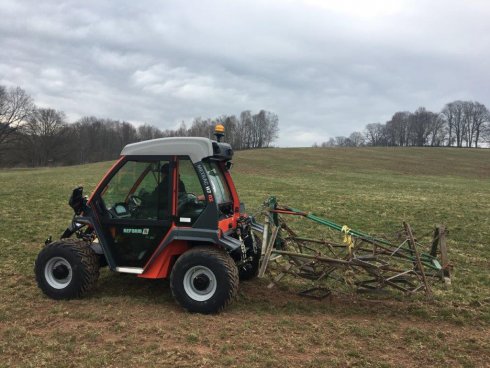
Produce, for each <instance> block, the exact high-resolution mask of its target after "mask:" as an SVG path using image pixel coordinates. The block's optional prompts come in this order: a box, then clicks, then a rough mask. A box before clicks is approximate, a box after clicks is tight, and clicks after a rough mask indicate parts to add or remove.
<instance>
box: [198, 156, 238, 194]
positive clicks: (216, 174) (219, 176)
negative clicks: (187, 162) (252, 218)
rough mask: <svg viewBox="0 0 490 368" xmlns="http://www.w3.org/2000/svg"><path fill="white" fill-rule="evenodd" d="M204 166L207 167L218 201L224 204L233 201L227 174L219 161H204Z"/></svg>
mask: <svg viewBox="0 0 490 368" xmlns="http://www.w3.org/2000/svg"><path fill="white" fill-rule="evenodd" d="M204 167H206V172H207V173H208V178H209V181H210V182H211V186H212V187H213V192H214V196H215V198H216V203H218V204H222V203H230V202H232V201H233V199H232V197H231V194H230V189H229V188H228V184H227V183H226V179H225V176H224V175H223V172H222V171H221V169H220V167H219V165H218V163H217V162H216V161H206V162H204Z"/></svg>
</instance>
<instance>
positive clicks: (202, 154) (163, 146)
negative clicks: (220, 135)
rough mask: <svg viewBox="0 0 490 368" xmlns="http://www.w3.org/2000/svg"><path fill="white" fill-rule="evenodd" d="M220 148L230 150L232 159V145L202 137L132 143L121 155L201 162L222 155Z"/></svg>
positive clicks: (159, 139)
mask: <svg viewBox="0 0 490 368" xmlns="http://www.w3.org/2000/svg"><path fill="white" fill-rule="evenodd" d="M213 146H214V147H213ZM220 148H225V150H226V151H228V150H229V155H230V157H229V158H230V159H231V155H233V153H232V152H233V151H232V150H231V147H230V145H228V144H226V143H218V142H216V141H212V140H211V139H208V138H201V137H172V138H158V139H152V140H149V141H143V142H137V143H131V144H128V145H126V146H125V147H124V148H123V150H122V151H121V155H122V156H153V155H158V156H174V155H175V156H189V157H190V158H191V160H192V162H199V161H201V160H202V159H204V158H206V157H211V156H216V154H217V153H218V154H219V153H220V151H221V150H220ZM223 153H224V152H223ZM219 156H223V155H219ZM223 158H224V157H223Z"/></svg>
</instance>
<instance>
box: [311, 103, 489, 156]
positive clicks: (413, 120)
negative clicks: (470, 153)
mask: <svg viewBox="0 0 490 368" xmlns="http://www.w3.org/2000/svg"><path fill="white" fill-rule="evenodd" d="M482 143H484V144H488V143H490V112H489V110H488V109H487V107H486V106H485V105H483V104H481V103H479V102H476V101H459V100H458V101H453V102H450V103H447V104H446V105H445V106H444V108H443V109H442V110H441V111H440V112H432V111H429V110H427V109H426V108H424V107H420V108H418V109H417V110H416V111H414V112H409V111H399V112H396V113H395V114H394V115H393V116H392V117H391V119H390V120H389V121H387V122H386V123H385V124H381V123H372V124H367V125H366V128H365V130H364V131H363V132H353V133H351V134H350V135H349V136H348V137H344V136H338V137H335V138H330V139H329V140H328V141H327V142H323V143H321V144H318V143H315V144H314V145H313V146H314V147H332V146H344V147H359V146H365V145H367V146H400V147H407V146H417V147H423V146H430V147H443V146H448V147H475V148H476V147H478V146H479V145H481V144H482Z"/></svg>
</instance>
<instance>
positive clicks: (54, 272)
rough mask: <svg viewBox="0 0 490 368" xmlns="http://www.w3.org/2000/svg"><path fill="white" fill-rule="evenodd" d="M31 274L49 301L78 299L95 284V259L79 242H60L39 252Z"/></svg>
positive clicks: (55, 242) (96, 267) (64, 240)
mask: <svg viewBox="0 0 490 368" xmlns="http://www.w3.org/2000/svg"><path fill="white" fill-rule="evenodd" d="M34 272H35V274H36V281H37V285H38V286H39V288H40V289H41V290H42V291H43V293H44V294H46V295H47V296H49V297H50V298H52V299H73V298H78V297H80V296H82V295H83V294H84V293H86V292H87V291H89V290H90V289H91V288H92V287H93V286H94V285H95V283H96V282H97V279H98V278H99V257H98V256H97V254H96V253H95V252H94V251H93V250H92V249H91V248H90V246H89V244H88V243H87V242H85V241H83V240H79V239H61V240H59V241H54V242H52V243H49V244H48V245H46V246H45V247H44V248H43V249H42V250H41V252H39V254H38V256H37V259H36V263H35V267H34Z"/></svg>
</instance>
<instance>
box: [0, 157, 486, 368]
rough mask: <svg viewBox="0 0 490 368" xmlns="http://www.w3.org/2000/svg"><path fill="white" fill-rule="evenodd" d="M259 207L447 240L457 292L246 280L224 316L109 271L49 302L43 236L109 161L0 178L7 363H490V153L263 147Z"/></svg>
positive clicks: (255, 169)
mask: <svg viewBox="0 0 490 368" xmlns="http://www.w3.org/2000/svg"><path fill="white" fill-rule="evenodd" d="M234 162H235V165H234V168H233V177H234V179H235V181H236V184H237V188H238V191H239V193H240V196H241V200H242V201H244V202H245V203H246V204H247V207H248V208H249V209H255V208H258V207H259V206H260V204H261V203H262V201H263V200H264V199H266V197H267V196H268V195H271V194H273V195H276V196H277V197H278V198H279V200H280V201H281V202H282V203H284V204H289V205H291V206H293V207H297V208H300V209H303V210H305V211H314V212H315V213H316V214H318V215H321V216H324V217H327V218H330V219H332V220H334V221H336V222H338V223H340V224H348V225H349V226H350V227H351V228H359V229H361V230H365V231H368V232H372V233H389V232H393V231H396V230H398V229H400V227H401V223H402V221H404V220H405V221H408V222H409V223H410V224H411V225H412V227H413V228H414V229H416V231H417V233H418V234H426V233H428V232H430V231H431V230H432V228H433V226H434V225H435V224H439V223H442V224H445V225H446V226H447V227H448V229H449V236H448V246H449V252H450V253H449V256H450V260H451V263H452V264H453V265H454V269H453V278H452V286H451V287H450V288H449V289H445V288H444V287H443V286H442V285H441V286H438V287H436V288H435V294H436V297H435V300H434V301H433V302H428V301H426V300H425V299H424V298H423V297H420V296H418V297H400V296H399V295H386V294H382V295H370V296H367V295H364V294H362V295H357V294H354V293H352V294H334V296H333V298H331V299H325V300H323V301H314V300H309V299H303V298H301V297H299V296H297V295H296V294H295V293H294V292H293V288H292V287H290V286H289V285H288V283H287V282H286V283H285V284H282V285H281V286H280V287H277V288H275V289H273V290H268V289H267V288H266V285H267V283H268V282H267V280H253V281H250V282H246V283H245V282H244V283H242V284H241V285H240V293H239V296H238V299H237V300H236V301H235V302H234V304H232V305H231V306H230V307H229V308H228V309H227V310H225V311H224V312H223V313H221V314H219V315H214V316H202V315H192V314H188V313H185V312H183V311H182V310H181V309H180V308H179V307H178V306H176V305H175V303H174V301H173V300H172V297H171V293H170V290H169V286H168V283H167V282H166V281H151V280H142V279H138V278H136V277H133V276H130V275H121V274H114V273H111V272H110V271H108V270H106V269H105V270H103V271H102V272H101V277H100V279H99V282H98V285H97V287H96V289H95V290H94V291H93V292H91V293H90V294H89V295H87V296H86V297H84V298H83V299H80V300H72V301H53V300H50V299H48V298H46V297H44V296H43V295H42V293H41V292H40V290H39V289H38V288H37V287H36V285H35V280H34V276H33V265H34V259H35V257H36V255H37V253H38V252H39V250H40V249H41V247H42V244H43V242H44V239H45V238H46V237H47V236H48V235H50V234H52V235H53V236H58V234H61V232H62V231H63V230H64V228H66V226H67V224H68V223H69V221H70V218H71V216H72V213H71V209H70V208H69V207H68V205H67V203H66V202H67V199H68V196H69V193H70V191H71V189H72V188H73V187H74V186H76V185H78V184H81V183H83V184H84V186H85V188H86V191H87V193H88V192H90V191H91V190H92V189H93V188H94V187H95V185H96V183H97V182H98V180H99V179H100V178H101V177H102V175H103V173H104V172H105V171H106V170H107V168H108V167H109V166H110V164H111V163H109V162H106V163H99V164H93V165H86V166H78V167H65V168H50V169H35V170H31V169H16V170H0V367H3V366H26V367H29V366H32V367H42V366H50V367H65V366H66V367H72V366H91V367H92V366H93V367H98V366H114V367H123V366H124V367H128V366H136V365H138V366H160V367H161V366H163V367H165V366H169V367H170V366H171V367H219V366H223V367H224V366H236V367H290V366H291V367H299V366H306V367H329V366H334V367H335V366H338V367H347V366H349V367H352V366H358V367H364V366H366V367H400V366H402V367H411V366H420V365H427V366H441V367H442V366H462V367H484V366H490V247H489V246H490V150H468V149H465V150H458V149H430V148H424V149H415V148H410V149H403V148H386V149H384V148H372V149H369V148H363V149H340V148H339V149H267V150H257V151H250V152H239V153H237V154H236V158H235V160H234Z"/></svg>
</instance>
